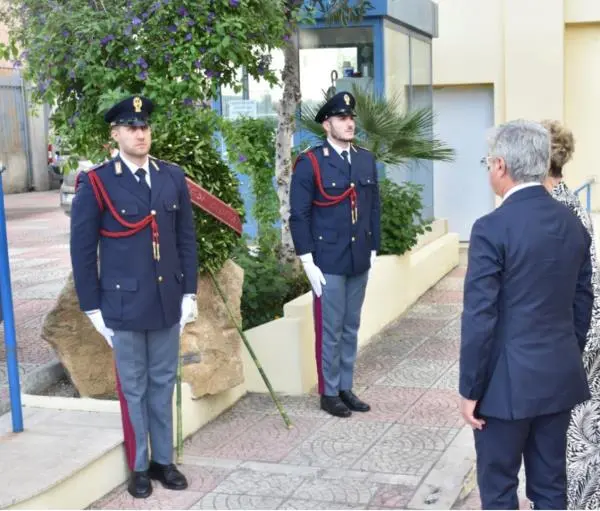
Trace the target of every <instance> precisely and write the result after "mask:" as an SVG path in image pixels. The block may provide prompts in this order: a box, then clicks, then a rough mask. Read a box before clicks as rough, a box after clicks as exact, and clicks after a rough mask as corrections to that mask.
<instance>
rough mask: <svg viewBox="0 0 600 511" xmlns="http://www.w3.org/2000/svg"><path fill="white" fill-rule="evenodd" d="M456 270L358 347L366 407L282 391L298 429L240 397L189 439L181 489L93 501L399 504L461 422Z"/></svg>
mask: <svg viewBox="0 0 600 511" xmlns="http://www.w3.org/2000/svg"><path fill="white" fill-rule="evenodd" d="M464 272H465V267H464V257H463V262H462V263H461V266H460V267H458V268H456V269H454V270H453V271H452V272H451V273H450V274H449V275H448V276H446V278H445V279H443V280H442V281H441V282H440V283H439V284H438V285H437V286H435V287H434V288H433V289H431V290H429V291H428V292H427V293H426V294H425V295H424V296H423V297H422V298H421V299H420V300H419V301H418V303H416V304H415V305H414V306H413V307H412V308H411V309H410V310H409V311H407V312H406V314H404V315H403V316H402V317H400V318H399V319H398V320H397V321H396V322H394V323H393V324H392V325H391V326H390V327H389V328H387V329H386V330H385V331H384V332H383V333H381V334H380V335H379V338H378V339H377V340H374V341H373V342H372V343H371V344H370V345H369V346H367V347H366V348H365V349H364V350H363V351H362V352H361V353H360V356H359V359H358V362H357V369H356V378H355V389H356V391H357V393H358V394H359V395H360V396H361V397H363V398H364V399H365V400H367V401H368V402H369V403H370V404H371V406H372V411H371V412H369V413H366V414H360V413H355V414H353V416H352V417H351V418H350V419H337V418H333V417H331V416H329V415H327V414H325V413H324V412H322V411H320V410H319V409H318V405H317V403H318V399H317V396H316V395H311V396H306V397H285V398H283V404H284V407H285V409H286V411H287V412H288V414H289V416H290V418H291V419H292V421H293V423H294V426H295V427H294V428H293V429H291V430H287V429H286V428H285V426H284V423H283V421H282V419H281V417H280V416H279V415H278V413H277V410H276V409H275V407H274V405H273V403H272V402H271V400H270V398H269V396H268V395H256V394H254V395H248V396H245V397H244V398H242V399H241V400H240V401H239V402H238V403H237V404H236V405H235V406H234V407H233V408H232V409H230V410H229V411H227V412H225V413H224V414H223V415H221V416H220V417H218V418H217V419H216V420H215V421H213V422H211V423H209V424H208V425H206V426H205V427H204V428H202V429H201V430H200V431H199V432H198V433H196V434H195V435H194V436H193V437H192V438H191V439H189V440H188V441H187V442H186V445H185V449H184V452H185V455H184V463H183V467H182V468H181V469H182V471H183V472H184V473H185V474H186V475H187V476H188V479H189V481H190V486H189V488H188V490H186V491H182V492H173V491H167V490H165V489H163V488H162V487H160V486H159V485H158V484H155V485H154V493H153V494H152V496H151V497H150V498H148V499H146V500H136V499H133V498H131V497H130V496H129V494H128V493H127V490H126V488H125V486H124V485H123V486H121V487H119V488H117V489H116V490H115V491H113V492H112V493H110V494H109V495H107V496H105V497H104V498H103V499H101V500H100V501H98V502H96V503H95V504H94V505H93V506H91V508H92V509H186V508H189V509H398V508H406V507H407V505H408V504H409V502H410V501H411V499H412V498H413V496H414V494H415V491H416V489H417V487H418V486H419V484H420V483H421V482H422V481H423V480H424V478H425V477H426V476H427V474H428V473H429V472H430V470H431V469H432V467H433V466H434V464H435V463H436V462H438V460H439V459H440V457H441V456H442V455H443V453H444V450H445V449H446V447H447V446H448V445H449V444H450V443H451V442H452V440H453V439H454V438H455V437H456V436H457V434H458V432H459V431H460V428H461V427H462V426H463V423H462V422H461V418H460V415H459V411H458V406H457V405H458V397H457V392H456V381H457V358H458V346H459V339H460V311H461V300H462V283H463V277H464ZM461 482H462V481H461ZM459 486H460V483H459ZM469 502H474V501H473V500H471V501H469ZM477 507H478V503H477V504H476V505H475V508H477Z"/></svg>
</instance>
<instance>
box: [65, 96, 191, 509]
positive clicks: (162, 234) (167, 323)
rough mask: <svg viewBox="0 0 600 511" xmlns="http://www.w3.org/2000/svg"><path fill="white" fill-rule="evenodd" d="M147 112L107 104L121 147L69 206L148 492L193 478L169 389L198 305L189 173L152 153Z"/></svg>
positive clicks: (137, 484) (89, 308) (134, 458)
mask: <svg viewBox="0 0 600 511" xmlns="http://www.w3.org/2000/svg"><path fill="white" fill-rule="evenodd" d="M151 112H152V102H151V101H150V100H148V99H146V98H143V97H139V96H135V97H131V98H127V99H125V100H123V101H121V102H119V103H118V104H116V105H115V106H114V107H112V108H111V109H110V110H109V111H108V112H107V113H106V115H105V120H106V121H107V122H109V123H110V125H111V135H112V137H113V139H114V140H115V141H116V142H117V144H118V145H119V155H118V156H117V157H116V158H114V159H112V160H110V161H108V162H106V163H103V164H101V165H99V166H96V167H94V168H92V169H90V170H89V171H88V172H86V173H82V174H80V177H79V180H78V184H77V190H76V195H75V198H74V199H73V207H72V212H71V261H72V264H73V277H74V281H75V289H76V291H77V296H78V298H79V304H80V307H81V309H82V310H83V311H85V312H86V314H87V315H88V317H89V319H90V321H91V322H92V323H93V325H94V327H95V328H96V330H98V332H100V333H101V334H102V335H103V336H104V338H105V339H106V341H107V343H108V344H109V345H110V346H111V347H112V348H113V350H114V356H115V363H116V370H117V390H118V393H119V398H120V400H121V411H122V415H123V429H124V434H125V448H126V453H127V458H128V463H129V468H130V469H131V471H132V474H131V479H130V482H129V487H128V489H129V492H130V493H131V495H133V496H134V497H138V498H143V497H148V496H149V495H150V494H151V493H152V485H151V483H150V479H151V478H152V479H157V480H159V481H160V482H161V483H162V484H163V486H165V487H167V488H169V489H173V490H183V489H185V488H186V487H187V481H186V478H185V476H184V475H183V474H181V473H180V472H179V471H178V470H177V468H176V467H175V465H174V464H173V463H172V458H173V420H172V396H173V388H174V384H175V377H176V372H177V364H178V357H179V335H180V330H181V328H182V327H183V325H184V324H185V323H187V322H189V321H193V320H194V319H195V317H196V315H197V310H198V309H197V306H196V300H195V299H196V279H197V276H196V275H197V269H196V268H197V251H196V234H195V228H194V222H193V215H192V205H191V202H190V197H189V193H188V188H187V186H186V182H185V175H184V173H183V170H182V169H181V168H179V167H178V166H176V165H173V164H171V163H167V162H164V161H160V160H157V159H155V158H152V157H150V156H149V154H148V153H149V151H150V145H151V134H150V126H149V124H148V117H149V115H150V113H151ZM98 248H99V252H98ZM98 259H99V263H100V265H99V271H98ZM148 437H149V438H150V447H151V453H152V456H151V459H150V460H149V456H148Z"/></svg>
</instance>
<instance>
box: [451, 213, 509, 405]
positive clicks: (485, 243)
mask: <svg viewBox="0 0 600 511" xmlns="http://www.w3.org/2000/svg"><path fill="white" fill-rule="evenodd" d="M482 220H483V219H479V220H477V221H476V222H475V224H474V225H473V229H472V231H471V239H470V241H469V253H468V266H467V274H466V276H465V284H464V298H463V301H464V304H463V313H462V324H461V343H460V361H459V367H460V374H459V392H460V395H461V396H463V397H464V398H466V399H473V400H479V399H481V397H482V396H483V393H484V390H485V384H486V381H485V378H486V374H487V372H488V366H489V364H490V358H491V352H492V345H493V341H494V330H495V327H496V322H497V320H498V295H499V292H500V284H501V272H502V267H503V258H502V256H501V253H500V251H499V249H498V247H497V246H496V244H495V243H494V241H493V239H492V237H491V235H492V232H491V229H490V227H489V225H488V226H486V225H485V222H484V221H482Z"/></svg>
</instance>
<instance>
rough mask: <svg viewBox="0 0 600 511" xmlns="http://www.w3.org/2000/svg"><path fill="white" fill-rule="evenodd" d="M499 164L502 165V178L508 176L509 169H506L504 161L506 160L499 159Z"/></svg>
mask: <svg viewBox="0 0 600 511" xmlns="http://www.w3.org/2000/svg"><path fill="white" fill-rule="evenodd" d="M498 163H499V164H500V173H501V174H502V176H505V175H506V174H508V169H507V168H506V162H505V161H504V158H498Z"/></svg>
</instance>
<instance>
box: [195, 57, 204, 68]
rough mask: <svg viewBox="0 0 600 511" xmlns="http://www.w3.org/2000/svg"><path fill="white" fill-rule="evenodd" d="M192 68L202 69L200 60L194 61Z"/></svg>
mask: <svg viewBox="0 0 600 511" xmlns="http://www.w3.org/2000/svg"><path fill="white" fill-rule="evenodd" d="M194 67H195V68H196V69H200V68H201V67H202V61H201V60H200V59H198V60H196V61H195V62H194Z"/></svg>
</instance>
